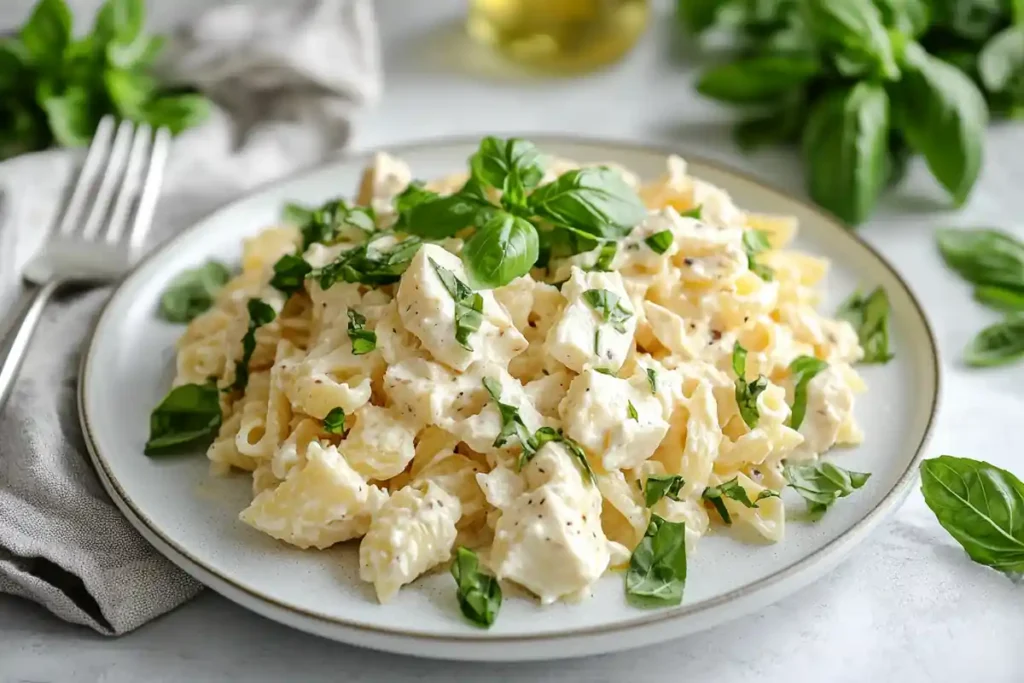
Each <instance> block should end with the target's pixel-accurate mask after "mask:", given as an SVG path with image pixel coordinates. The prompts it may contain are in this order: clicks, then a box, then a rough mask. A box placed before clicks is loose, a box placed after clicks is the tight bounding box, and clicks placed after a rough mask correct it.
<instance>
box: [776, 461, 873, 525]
mask: <svg viewBox="0 0 1024 683" xmlns="http://www.w3.org/2000/svg"><path fill="white" fill-rule="evenodd" d="M782 474H783V476H784V477H785V478H786V481H787V482H789V485H790V486H792V487H793V488H794V489H795V490H796V492H797V493H799V494H800V495H801V496H803V498H804V500H806V501H807V512H808V514H809V516H810V518H811V519H812V520H818V519H821V517H822V515H824V514H825V512H826V511H827V510H828V508H829V507H830V506H831V505H832V503H834V502H836V501H837V500H839V499H840V498H845V497H846V496H848V495H850V494H851V493H853V492H854V490H856V489H859V488H860V487H861V486H864V484H865V483H866V482H867V480H868V478H869V477H870V476H871V475H870V474H868V473H866V472H851V471H849V470H844V469H843V468H842V467H838V466H837V465H833V464H832V463H830V462H828V461H825V460H819V461H818V462H815V463H811V464H808V465H790V464H789V463H785V465H784V466H783V468H782Z"/></svg>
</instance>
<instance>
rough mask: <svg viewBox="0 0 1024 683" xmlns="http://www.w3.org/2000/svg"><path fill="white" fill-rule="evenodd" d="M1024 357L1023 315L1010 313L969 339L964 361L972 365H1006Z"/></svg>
mask: <svg viewBox="0 0 1024 683" xmlns="http://www.w3.org/2000/svg"><path fill="white" fill-rule="evenodd" d="M1021 357H1024V316H1022V315H1012V316H1009V317H1008V318H1006V320H1003V321H1002V322H998V323H996V324H995V325H990V326H989V327H986V328H985V329H983V330H982V331H981V332H979V333H978V335H977V336H976V337H975V338H974V339H972V340H971V343H970V344H969V345H968V346H967V349H966V350H965V351H964V361H965V362H966V363H967V364H968V365H971V366H973V367H991V366H994V365H1006V364H1007V363H1013V362H1015V361H1017V360H1020V358H1021Z"/></svg>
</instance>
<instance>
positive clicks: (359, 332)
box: [348, 308, 377, 356]
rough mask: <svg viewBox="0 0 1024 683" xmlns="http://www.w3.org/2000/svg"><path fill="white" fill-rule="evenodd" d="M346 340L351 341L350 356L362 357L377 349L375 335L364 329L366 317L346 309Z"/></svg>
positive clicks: (352, 309)
mask: <svg viewBox="0 0 1024 683" xmlns="http://www.w3.org/2000/svg"><path fill="white" fill-rule="evenodd" d="M348 338H349V339H350V340H351V341H352V355H353V356H363V355H366V354H367V353H370V352H371V351H373V350H374V349H375V348H377V333H376V332H374V331H373V330H368V329H366V316H365V315H363V314H362V313H360V312H359V311H357V310H355V309H354V308H350V309H348Z"/></svg>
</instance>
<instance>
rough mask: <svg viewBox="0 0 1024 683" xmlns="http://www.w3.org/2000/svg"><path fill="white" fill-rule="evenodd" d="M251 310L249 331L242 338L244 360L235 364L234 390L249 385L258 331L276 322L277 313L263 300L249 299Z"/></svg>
mask: <svg viewBox="0 0 1024 683" xmlns="http://www.w3.org/2000/svg"><path fill="white" fill-rule="evenodd" d="M246 308H247V309H248V310H249V329H248V330H246V332H245V336H243V337H242V358H241V360H239V361H238V362H236V363H235V383H234V384H232V385H231V387H232V388H233V389H240V390H244V389H245V385H246V384H248V383H249V361H250V360H252V354H253V352H254V351H255V350H256V330H257V329H259V328H260V327H263V326H264V325H267V324H269V323H271V322H273V321H274V318H276V317H277V313H276V312H275V311H274V309H273V308H271V307H270V305H269V304H267V303H264V302H263V300H262V299H249V301H248V302H247V303H246Z"/></svg>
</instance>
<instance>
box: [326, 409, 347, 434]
mask: <svg viewBox="0 0 1024 683" xmlns="http://www.w3.org/2000/svg"><path fill="white" fill-rule="evenodd" d="M324 431H325V432H327V433H328V434H341V435H344V434H345V410H344V409H343V408H341V407H340V406H339V407H337V408H331V410H330V412H329V413H327V414H326V415H324Z"/></svg>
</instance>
